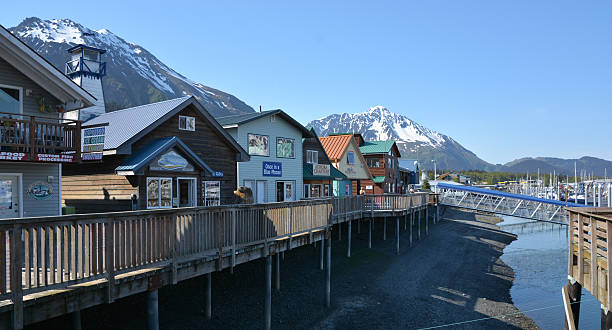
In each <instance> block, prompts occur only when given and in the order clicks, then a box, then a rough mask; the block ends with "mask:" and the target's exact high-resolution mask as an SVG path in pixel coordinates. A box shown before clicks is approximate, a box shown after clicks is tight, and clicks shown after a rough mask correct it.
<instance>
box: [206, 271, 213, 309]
mask: <svg viewBox="0 0 612 330" xmlns="http://www.w3.org/2000/svg"><path fill="white" fill-rule="evenodd" d="M206 318H207V319H208V320H210V319H211V318H212V273H208V274H207V275H206Z"/></svg>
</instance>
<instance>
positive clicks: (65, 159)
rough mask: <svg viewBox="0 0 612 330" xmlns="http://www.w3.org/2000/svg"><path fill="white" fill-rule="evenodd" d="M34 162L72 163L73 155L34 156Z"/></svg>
mask: <svg viewBox="0 0 612 330" xmlns="http://www.w3.org/2000/svg"><path fill="white" fill-rule="evenodd" d="M36 160H37V161H39V162H52V163H72V162H73V161H74V155H67V154H36Z"/></svg>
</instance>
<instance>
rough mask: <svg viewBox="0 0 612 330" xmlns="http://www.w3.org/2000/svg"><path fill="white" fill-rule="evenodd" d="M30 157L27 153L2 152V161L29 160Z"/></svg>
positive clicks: (0, 153) (0, 156)
mask: <svg viewBox="0 0 612 330" xmlns="http://www.w3.org/2000/svg"><path fill="white" fill-rule="evenodd" d="M27 159H28V157H27V155H26V153H25V152H10V151H1V152H0V160H27Z"/></svg>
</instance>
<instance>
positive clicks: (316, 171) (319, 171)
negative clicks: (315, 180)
mask: <svg viewBox="0 0 612 330" xmlns="http://www.w3.org/2000/svg"><path fill="white" fill-rule="evenodd" d="M329 173H330V168H329V165H326V164H313V165H312V175H322V176H329Z"/></svg>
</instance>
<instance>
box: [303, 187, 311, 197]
mask: <svg viewBox="0 0 612 330" xmlns="http://www.w3.org/2000/svg"><path fill="white" fill-rule="evenodd" d="M304 198H310V185H309V184H305V185H304Z"/></svg>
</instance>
